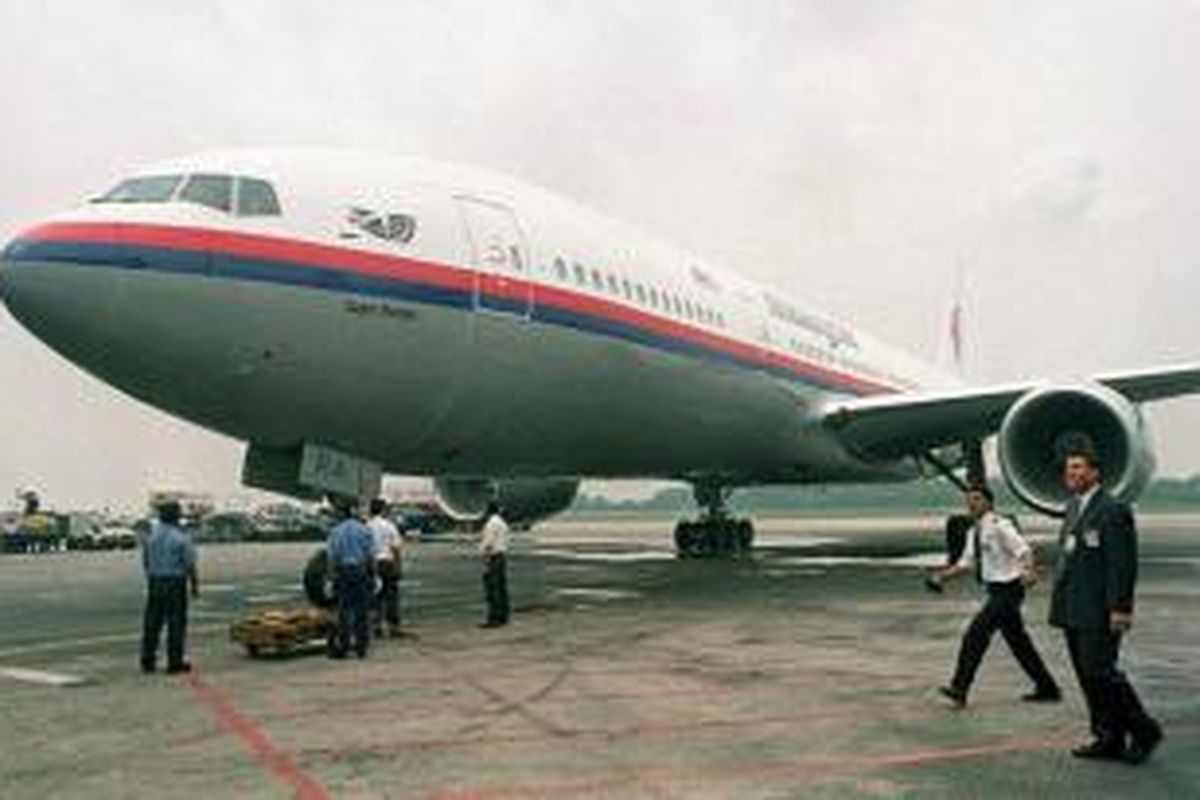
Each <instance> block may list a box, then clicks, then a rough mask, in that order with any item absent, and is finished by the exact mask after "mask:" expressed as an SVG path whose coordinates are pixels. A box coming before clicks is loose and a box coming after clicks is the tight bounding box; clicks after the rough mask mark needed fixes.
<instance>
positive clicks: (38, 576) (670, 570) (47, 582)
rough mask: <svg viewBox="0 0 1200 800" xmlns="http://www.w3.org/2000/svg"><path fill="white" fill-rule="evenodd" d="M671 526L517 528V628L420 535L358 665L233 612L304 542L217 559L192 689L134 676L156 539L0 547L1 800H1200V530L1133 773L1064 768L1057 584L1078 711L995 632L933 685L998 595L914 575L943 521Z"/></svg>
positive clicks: (1167, 631) (1162, 529)
mask: <svg viewBox="0 0 1200 800" xmlns="http://www.w3.org/2000/svg"><path fill="white" fill-rule="evenodd" d="M671 526H672V522H671V521H669V520H665V519H658V520H654V519H632V518H631V519H622V520H591V521H589V520H583V519H575V520H569V521H560V522H554V521H551V522H549V523H546V524H543V525H541V526H539V527H538V528H536V529H535V531H534V532H533V533H532V534H529V535H526V536H522V537H519V544H518V546H517V548H516V552H515V553H514V555H513V557H512V561H513V567H512V575H511V577H510V582H511V586H512V591H513V594H514V600H515V614H514V619H513V622H512V624H511V625H509V626H508V627H506V628H501V629H497V630H480V629H478V628H477V627H476V625H477V623H478V622H479V621H480V619H481V615H482V610H481V607H480V599H481V588H480V576H479V572H480V570H479V565H478V560H477V557H476V556H475V555H474V552H473V550H472V546H471V542H470V541H468V540H464V539H457V538H443V539H437V538H432V539H428V540H426V541H423V542H421V543H419V544H416V545H414V546H412V547H411V549H410V552H409V557H408V559H407V565H406V569H405V578H404V582H403V588H402V594H403V603H404V615H405V619H406V625H407V627H408V630H409V631H410V633H411V634H412V636H411V637H410V638H405V639H399V640H385V641H380V642H377V643H375V645H374V646H373V648H372V650H371V652H370V654H369V656H368V658H367V659H366V660H364V661H357V660H354V659H351V660H349V661H330V660H328V659H326V658H324V657H322V656H321V655H319V654H317V655H311V656H298V657H293V658H284V659H251V658H249V657H248V656H247V655H246V654H245V653H244V652H243V651H242V650H241V649H240V648H239V647H238V646H236V645H235V644H233V643H232V642H230V641H229V639H228V627H229V624H230V623H231V622H232V621H233V620H235V619H237V618H238V617H240V616H242V615H244V614H246V613H249V612H252V611H255V610H261V609H266V608H274V607H289V606H295V605H299V604H302V602H303V600H302V594H301V592H300V589H299V572H300V569H301V567H302V565H303V563H304V561H305V559H306V558H307V556H308V555H309V553H310V552H311V551H312V550H313V547H314V545H312V544H304V545H299V544H242V545H214V546H205V547H203V548H202V549H201V573H202V575H201V577H202V583H203V593H202V597H201V599H200V600H199V601H198V602H196V603H195V604H194V605H193V608H192V616H191V620H192V628H191V632H190V654H191V658H192V660H193V662H194V663H195V665H196V670H195V672H194V673H193V674H192V675H190V676H184V677H176V676H167V675H165V674H162V673H159V674H156V675H151V676H143V675H141V674H140V673H139V672H138V669H137V640H138V635H139V625H140V614H141V603H142V582H141V578H140V574H139V560H138V556H137V554H136V553H133V552H73V553H61V554H50V555H41V556H4V557H0V719H3V724H2V725H0V797H2V798H6V799H7V800H17V799H19V798H39V800H40V799H41V798H77V797H87V798H141V797H146V798H160V799H161V798H194V797H237V798H288V797H296V798H303V799H304V800H316V799H318V798H405V799H408V798H416V799H417V800H502V799H503V800H508V799H509V798H512V799H513V800H525V799H526V798H571V799H572V800H574V799H578V800H585V799H591V798H622V800H625V799H627V798H656V799H660V798H702V799H704V800H708V799H709V798H714V799H715V798H722V799H724V798H739V800H753V799H755V798H762V799H763V800H767V799H770V800H781V799H782V798H842V797H850V798H908V797H921V798H976V797H979V798H983V797H987V798H1008V797H1022V798H1029V797H1054V798H1056V800H1065V798H1107V797H1122V798H1126V797H1139V798H1159V797H1161V798H1191V797H1200V693H1198V692H1197V678H1196V675H1197V674H1198V671H1197V660H1198V659H1197V655H1198V654H1200V625H1197V624H1196V620H1198V619H1200V581H1198V580H1197V579H1198V578H1200V518H1197V517H1186V516H1179V517H1166V516H1159V517H1148V516H1147V517H1143V518H1142V519H1141V530H1142V533H1141V540H1142V546H1141V579H1140V584H1139V595H1138V608H1137V612H1138V613H1137V621H1136V626H1135V630H1134V632H1133V634H1132V635H1131V637H1130V639H1129V640H1128V641H1127V643H1126V646H1125V649H1124V652H1123V661H1124V664H1125V668H1126V670H1127V672H1128V673H1129V674H1130V677H1131V679H1132V680H1133V682H1134V684H1135V686H1137V688H1138V689H1139V691H1140V692H1141V694H1142V696H1143V699H1144V700H1145V701H1146V704H1147V705H1148V707H1149V708H1150V710H1151V711H1152V713H1154V714H1156V715H1157V716H1158V717H1159V718H1160V720H1161V721H1162V722H1163V725H1164V728H1165V730H1166V734H1167V738H1166V740H1165V742H1164V743H1163V745H1162V746H1161V748H1160V749H1159V750H1158V751H1157V752H1156V753H1155V755H1154V757H1153V759H1152V760H1151V761H1150V762H1148V763H1147V764H1145V765H1143V766H1141V767H1131V766H1128V765H1125V764H1121V763H1097V762H1081V761H1079V760H1077V759H1074V758H1073V757H1071V755H1070V754H1069V752H1068V750H1069V748H1070V747H1071V746H1072V745H1074V744H1078V743H1080V742H1082V741H1083V740H1084V739H1085V738H1086V724H1085V709H1084V706H1083V701H1082V699H1081V697H1080V694H1079V691H1078V688H1077V686H1076V684H1075V681H1074V677H1073V675H1072V674H1071V672H1070V667H1069V665H1068V662H1067V658H1066V653H1065V647H1064V645H1063V643H1062V641H1061V637H1060V636H1059V635H1058V632H1057V631H1054V630H1052V629H1050V628H1048V627H1047V626H1046V624H1045V616H1046V604H1047V594H1048V591H1047V588H1046V586H1045V585H1042V586H1039V587H1038V588H1037V589H1035V590H1034V592H1033V593H1032V594H1031V596H1030V600H1029V601H1028V602H1027V604H1026V618H1027V620H1028V621H1029V623H1030V627H1031V631H1032V634H1033V636H1034V639H1035V641H1036V643H1037V645H1038V648H1039V650H1040V651H1041V652H1042V654H1043V656H1044V657H1045V658H1046V660H1047V662H1048V664H1049V665H1050V667H1051V669H1052V671H1054V672H1055V674H1056V677H1058V678H1059V680H1060V683H1061V684H1062V685H1063V687H1064V689H1065V690H1066V696H1065V699H1064V702H1062V703H1061V704H1057V705H1030V704H1027V703H1022V702H1021V701H1020V700H1019V696H1020V695H1021V694H1022V693H1023V692H1025V691H1027V690H1028V689H1029V687H1028V686H1027V685H1026V683H1025V679H1024V676H1023V675H1022V674H1021V673H1020V670H1019V668H1018V667H1017V665H1016V664H1015V662H1014V661H1013V659H1012V657H1011V655H1010V654H1009V653H1008V652H1007V648H1006V646H1005V645H1004V643H1003V642H1002V641H1001V640H1000V639H999V637H997V639H996V640H995V641H994V642H993V645H992V649H991V650H990V651H989V653H988V655H987V657H986V658H985V660H984V664H983V668H982V670H981V672H980V675H979V677H978V680H977V682H976V685H975V688H974V691H973V692H972V695H971V698H970V703H969V704H968V706H967V707H966V708H965V709H963V710H954V709H952V708H950V707H949V706H948V705H946V704H944V703H943V702H941V701H940V700H939V698H938V696H937V695H936V692H935V688H936V687H937V686H938V685H939V684H942V683H944V682H946V680H947V679H948V677H949V673H950V671H951V668H952V666H953V661H954V657H955V654H956V651H957V646H958V637H959V636H960V634H961V632H962V630H963V628H964V627H965V625H966V622H967V620H968V618H969V617H970V615H971V613H972V610H973V608H974V607H975V604H976V603H977V602H978V599H977V597H978V595H977V592H976V590H975V589H974V588H973V587H972V586H971V585H970V583H969V581H967V580H963V581H960V582H959V583H957V584H955V585H953V586H952V588H950V589H949V590H948V591H947V593H946V594H945V595H941V596H939V595H933V594H928V593H925V592H924V591H923V590H922V576H923V570H924V568H925V567H926V566H928V565H930V564H935V563H937V562H938V561H939V560H940V548H941V545H942V541H941V533H940V527H941V522H940V520H938V519H936V518H929V519H924V520H879V519H867V520H864V519H831V520H812V519H805V520H801V519H767V520H759V521H758V529H759V536H758V545H757V548H756V550H755V552H754V553H753V555H751V556H749V557H747V558H743V559H740V560H732V561H695V560H689V561H679V560H676V559H675V558H673V556H672V552H671V549H670V544H669V541H670V530H671ZM1028 532H1029V533H1030V535H1031V538H1032V539H1033V540H1034V541H1035V543H1036V545H1037V547H1038V550H1039V551H1040V553H1041V554H1042V556H1043V557H1046V556H1051V557H1052V556H1053V553H1052V550H1053V545H1052V539H1053V537H1052V535H1051V532H1050V529H1049V528H1032V529H1029V530H1028Z"/></svg>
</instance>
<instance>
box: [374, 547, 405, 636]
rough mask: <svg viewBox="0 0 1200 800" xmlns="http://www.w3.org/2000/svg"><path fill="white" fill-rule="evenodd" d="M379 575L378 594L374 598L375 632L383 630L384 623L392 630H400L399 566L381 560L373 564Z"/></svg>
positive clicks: (386, 560) (392, 562)
mask: <svg viewBox="0 0 1200 800" xmlns="http://www.w3.org/2000/svg"><path fill="white" fill-rule="evenodd" d="M375 569H376V573H377V574H378V575H379V594H378V596H376V598H375V630H376V631H381V630H383V623H384V622H385V621H386V622H387V624H388V627H389V628H391V629H392V630H393V631H394V630H399V628H400V565H399V564H398V563H396V562H395V561H391V560H388V559H383V560H380V561H376V562H375Z"/></svg>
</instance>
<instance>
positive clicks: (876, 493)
mask: <svg viewBox="0 0 1200 800" xmlns="http://www.w3.org/2000/svg"><path fill="white" fill-rule="evenodd" d="M992 488H993V490H994V491H995V492H996V504H997V507H998V508H1002V509H1010V510H1017V509H1018V508H1020V507H1021V503H1020V501H1018V500H1017V499H1016V498H1015V497H1014V496H1013V494H1012V492H1011V491H1010V490H1009V488H1008V485H1007V484H1006V483H1004V481H993V482H992ZM729 506H730V508H731V509H732V510H734V511H738V512H746V513H748V512H760V513H761V512H773V511H778V512H813V513H836V512H839V511H845V512H851V511H920V512H931V511H932V512H950V511H957V510H960V509H961V506H962V498H961V497H960V495H959V492H958V490H957V489H956V488H955V487H954V486H953V485H951V484H950V483H949V482H947V481H944V480H938V481H916V482H912V483H881V484H826V485H819V486H757V487H751V488H746V489H739V490H738V491H736V492H734V493H733V496H732V497H731V498H730V500H729ZM1138 507H1139V508H1141V509H1143V510H1146V511H1189V510H1196V509H1200V474H1197V475H1193V476H1192V477H1190V478H1159V479H1157V480H1155V481H1153V482H1152V483H1151V484H1150V486H1149V487H1147V489H1146V491H1145V492H1143V493H1142V496H1141V497H1140V498H1139V499H1138ZM694 508H695V503H694V502H693V501H692V490H691V487H688V486H671V487H667V488H664V489H660V490H659V491H658V492H656V493H655V494H653V495H651V496H650V497H648V498H644V499H639V500H614V499H611V498H607V497H604V496H602V495H595V494H586V493H585V494H582V495H580V497H579V499H578V500H576V501H575V504H574V506H573V507H572V511H573V512H585V513H586V512H623V511H628V512H635V511H636V512H647V511H651V512H663V513H667V512H671V513H681V512H690V511H691V510H693V509H694Z"/></svg>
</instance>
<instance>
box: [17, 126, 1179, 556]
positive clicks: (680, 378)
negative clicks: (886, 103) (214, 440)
mask: <svg viewBox="0 0 1200 800" xmlns="http://www.w3.org/2000/svg"><path fill="white" fill-rule="evenodd" d="M0 296H2V298H3V301H4V303H5V304H6V305H7V307H8V309H9V310H10V312H11V313H12V314H13V316H15V317H16V319H17V320H19V321H20V322H21V323H23V324H24V325H25V327H27V328H28V329H29V330H30V331H31V332H32V333H33V334H34V335H36V336H37V337H39V338H40V339H42V340H43V341H44V342H45V343H46V344H48V345H49V346H50V347H51V348H53V349H54V350H56V351H58V352H59V353H60V354H62V355H63V356H65V357H66V358H67V359H69V360H70V361H72V362H74V363H75V364H77V365H79V366H80V367H82V368H83V369H85V370H87V371H88V372H90V373H92V374H94V375H96V376H98V377H99V378H100V379H102V380H104V381H106V382H108V383H110V384H112V385H113V386H115V387H117V388H118V389H120V390H122V391H124V392H126V393H128V394H129V395H132V396H133V397H135V398H137V399H140V400H142V401H144V402H146V403H149V404H150V405H153V406H156V407H158V408H160V409H163V410H165V411H167V412H169V413H171V414H174V415H176V416H178V417H181V418H183V419H186V420H190V421H192V422H194V423H196V424H199V425H201V426H204V427H205V428H209V429H212V430H214V431H219V432H221V433H223V434H226V435H228V436H231V437H234V438H236V439H239V440H241V441H244V442H246V443H247V447H246V453H245V458H244V462H243V468H242V480H243V482H244V483H245V484H246V485H249V486H254V487H258V488H263V489H268V490H271V491H275V492H280V493H284V494H290V495H295V496H300V497H312V496H314V492H316V490H319V489H321V488H322V487H324V488H326V489H328V488H329V487H331V486H334V485H340V484H338V481H339V480H342V479H348V480H351V482H353V480H358V483H357V484H355V485H357V486H359V488H364V484H366V485H365V489H366V491H368V492H369V491H371V490H372V489H374V488H377V482H378V475H379V474H381V473H383V472H388V473H397V474H406V475H425V476H431V477H433V478H434V485H435V487H436V491H437V494H438V496H439V498H440V501H441V502H442V504H443V505H444V506H445V507H446V508H447V510H448V511H449V512H451V513H454V514H456V515H458V516H461V517H465V518H469V517H472V516H477V515H478V514H480V513H481V512H482V510H483V508H484V507H485V505H486V503H487V501H488V500H489V499H491V498H493V497H495V498H498V499H499V500H500V503H501V505H502V507H503V509H504V512H505V515H506V516H507V517H509V518H510V522H521V521H532V520H536V519H539V518H543V517H545V516H548V515H551V514H554V513H557V512H560V511H562V510H564V509H566V508H567V507H568V506H569V505H570V503H571V502H572V500H573V499H574V497H575V495H576V493H577V491H578V487H579V482H580V480H581V479H582V478H665V479H672V480H678V481H685V482H687V483H689V484H691V485H692V487H693V489H694V495H695V499H696V501H697V505H698V506H699V507H700V508H701V509H702V512H701V514H700V516H699V518H698V519H696V520H682V521H680V522H679V523H678V524H677V526H676V528H675V544H676V546H677V548H678V551H679V552H680V554H681V555H699V554H714V553H717V554H725V553H731V552H738V551H742V550H744V549H746V548H748V547H750V546H751V545H752V542H753V526H752V524H751V523H750V521H749V520H743V519H735V518H733V517H732V516H731V515H730V514H729V512H728V510H727V507H726V500H727V498H728V496H729V493H730V492H731V491H733V490H734V489H736V488H738V487H744V486H748V485H759V484H814V483H828V482H848V481H854V482H865V481H904V480H913V479H917V478H921V477H928V476H931V475H939V474H940V475H943V476H945V477H948V478H950V479H952V480H955V481H956V482H958V483H959V484H960V485H964V479H963V478H961V477H959V473H960V472H961V471H962V470H964V469H965V470H966V472H967V478H969V479H971V480H979V479H981V478H982V477H984V476H983V458H982V445H981V443H982V442H983V441H984V440H986V439H988V438H990V437H991V436H993V435H995V436H996V437H997V458H998V461H999V464H1000V467H1001V470H1002V472H1003V474H1004V477H1005V479H1006V480H1007V482H1008V483H1009V485H1010V486H1011V488H1012V489H1013V491H1014V492H1015V494H1016V495H1017V497H1019V498H1020V499H1021V500H1022V501H1023V502H1024V503H1026V504H1027V505H1029V506H1030V507H1032V508H1034V509H1037V510H1039V511H1041V512H1045V513H1049V514H1061V513H1062V512H1063V509H1064V506H1065V501H1066V499H1067V496H1066V489H1065V488H1063V486H1062V485H1061V481H1060V478H1059V474H1058V463H1057V462H1058V460H1059V458H1060V456H1061V451H1062V447H1063V443H1064V442H1065V441H1068V439H1069V437H1078V436H1081V435H1082V436H1086V437H1087V438H1088V439H1089V440H1090V441H1091V442H1092V443H1093V445H1094V447H1095V449H1096V450H1097V451H1098V453H1099V456H1100V458H1101V460H1102V462H1103V464H1104V465H1105V474H1106V481H1107V485H1108V486H1109V488H1110V490H1112V491H1113V492H1114V493H1115V494H1116V495H1117V496H1118V497H1121V498H1123V499H1126V500H1133V499H1135V498H1136V497H1137V496H1138V494H1139V492H1140V491H1141V490H1142V489H1143V488H1144V487H1145V485H1146V483H1147V482H1148V480H1149V479H1150V477H1151V475H1152V472H1153V468H1154V455H1153V448H1152V446H1151V444H1150V439H1149V434H1148V431H1147V429H1146V425H1145V421H1144V419H1143V416H1142V414H1141V411H1140V406H1141V404H1142V403H1145V402H1149V401H1153V400H1159V399H1162V398H1168V397H1174V396H1178V395H1184V394H1190V393H1195V392H1197V391H1200V363H1196V364H1181V365H1175V366H1167V367H1162V368H1156V369H1139V370H1134V371H1128V372H1123V373H1114V374H1108V375H1098V376H1094V377H1092V378H1090V379H1087V380H1083V381H1076V380H1070V381H1042V380H1037V381H1028V382H1017V383H1011V384H1005V385H996V386H982V387H980V386H970V385H967V384H965V383H964V382H963V381H962V380H961V379H959V378H957V377H956V376H955V375H954V374H951V373H950V372H948V371H947V370H943V369H939V368H938V367H937V366H935V365H933V364H931V363H928V362H926V361H923V360H921V359H920V358H917V357H915V356H913V355H910V354H907V353H905V352H903V351H902V350H901V349H899V348H896V347H893V346H890V345H888V344H886V343H885V342H883V341H880V340H878V339H876V338H873V337H871V336H869V335H868V334H866V333H864V332H862V331H860V330H858V329H856V328H854V327H852V326H850V325H848V324H845V323H843V322H840V321H838V320H835V319H833V318H832V317H831V316H829V315H827V314H825V313H822V312H821V311H819V310H815V309H814V308H813V307H812V306H811V305H809V304H807V303H802V302H800V301H798V300H796V299H794V298H790V297H787V296H785V294H784V293H782V292H780V291H778V290H776V289H774V288H772V287H770V286H764V285H760V284H756V283H754V282H753V281H750V280H747V279H745V278H742V277H739V276H738V275H737V274H735V273H734V272H731V271H728V270H725V269H721V268H718V267H716V266H714V265H712V264H709V263H707V262H706V261H704V260H702V259H700V258H698V257H696V256H694V255H692V254H690V253H687V252H685V251H683V250H680V249H677V248H675V247H672V246H670V245H668V244H665V243H663V242H662V241H660V240H658V239H656V238H654V237H652V236H650V235H647V234H645V233H643V232H641V231H639V230H638V229H636V228H634V227H631V226H628V225H625V224H622V223H619V222H617V221H615V220H612V219H610V218H607V217H606V216H603V215H601V214H598V213H595V212H593V211H589V210H587V209H585V208H583V207H581V206H579V205H577V204H575V203H573V202H571V201H569V200H567V199H565V198H563V197H560V196H558V195H556V194H553V193H551V192H549V191H546V190H543V189H540V188H535V187H532V186H529V185H525V184H522V183H520V182H518V181H515V180H513V179H510V178H507V177H503V176H499V175H495V174H491V173H489V172H485V171H482V170H478V169H473V168H467V167H461V166H456V165H451V164H444V163H437V162H431V161H427V160H421V159H415V158H402V157H394V156H383V155H375V154H367V153H358V152H347V151H334V150H319V149H255V150H232V151H222V152H211V153H202V154H198V155H193V156H187V157H182V158H177V159H173V160H167V161H163V162H159V163H155V164H151V165H148V166H145V167H141V168H138V169H135V170H133V171H131V172H130V173H128V175H127V176H126V177H125V178H124V179H122V180H120V181H119V182H118V183H117V185H116V186H114V187H113V188H112V189H111V190H109V191H107V192H106V193H104V194H102V195H100V196H98V197H96V198H94V199H93V200H92V201H91V202H88V203H86V204H84V205H82V206H81V207H79V208H76V209H74V210H70V211H67V212H66V213H63V214H61V215H58V216H55V217H53V218H51V219H49V220H46V221H44V222H41V223H39V224H36V225H34V226H33V227H30V228H28V229H27V230H24V231H22V232H20V233H19V234H18V235H17V236H16V237H15V238H14V239H13V240H12V241H11V242H10V243H9V244H8V245H7V246H6V247H5V249H4V250H3V253H2V255H0ZM322 476H324V478H323V477H322ZM347 476H349V478H347ZM363 476H366V477H365V478H364V477H363ZM326 478H327V479H328V480H325V479H326ZM372 484H373V485H372ZM317 493H319V492H317Z"/></svg>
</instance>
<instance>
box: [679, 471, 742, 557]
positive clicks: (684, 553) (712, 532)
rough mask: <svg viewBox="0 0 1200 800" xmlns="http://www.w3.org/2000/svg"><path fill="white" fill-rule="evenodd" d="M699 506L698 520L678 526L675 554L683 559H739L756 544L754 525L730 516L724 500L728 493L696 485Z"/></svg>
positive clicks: (719, 489) (694, 489) (694, 488)
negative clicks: (701, 509) (724, 557)
mask: <svg viewBox="0 0 1200 800" xmlns="http://www.w3.org/2000/svg"><path fill="white" fill-rule="evenodd" d="M692 491H693V493H694V496H695V498H696V504H697V505H699V506H701V507H702V508H703V511H702V512H701V514H700V519H698V520H680V521H679V522H677V523H676V524H675V551H676V552H677V553H678V555H679V557H680V558H704V557H708V558H711V557H719V556H736V555H742V554H743V553H747V552H749V551H750V548H751V547H752V546H753V544H754V524H753V523H752V522H751V521H750V520H748V519H737V518H735V517H731V516H730V515H729V511H728V509H727V508H726V507H725V500H726V499H727V498H728V497H729V490H728V489H726V488H724V487H722V486H718V485H714V484H699V483H698V484H696V485H695V486H694V487H693V489H692Z"/></svg>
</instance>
